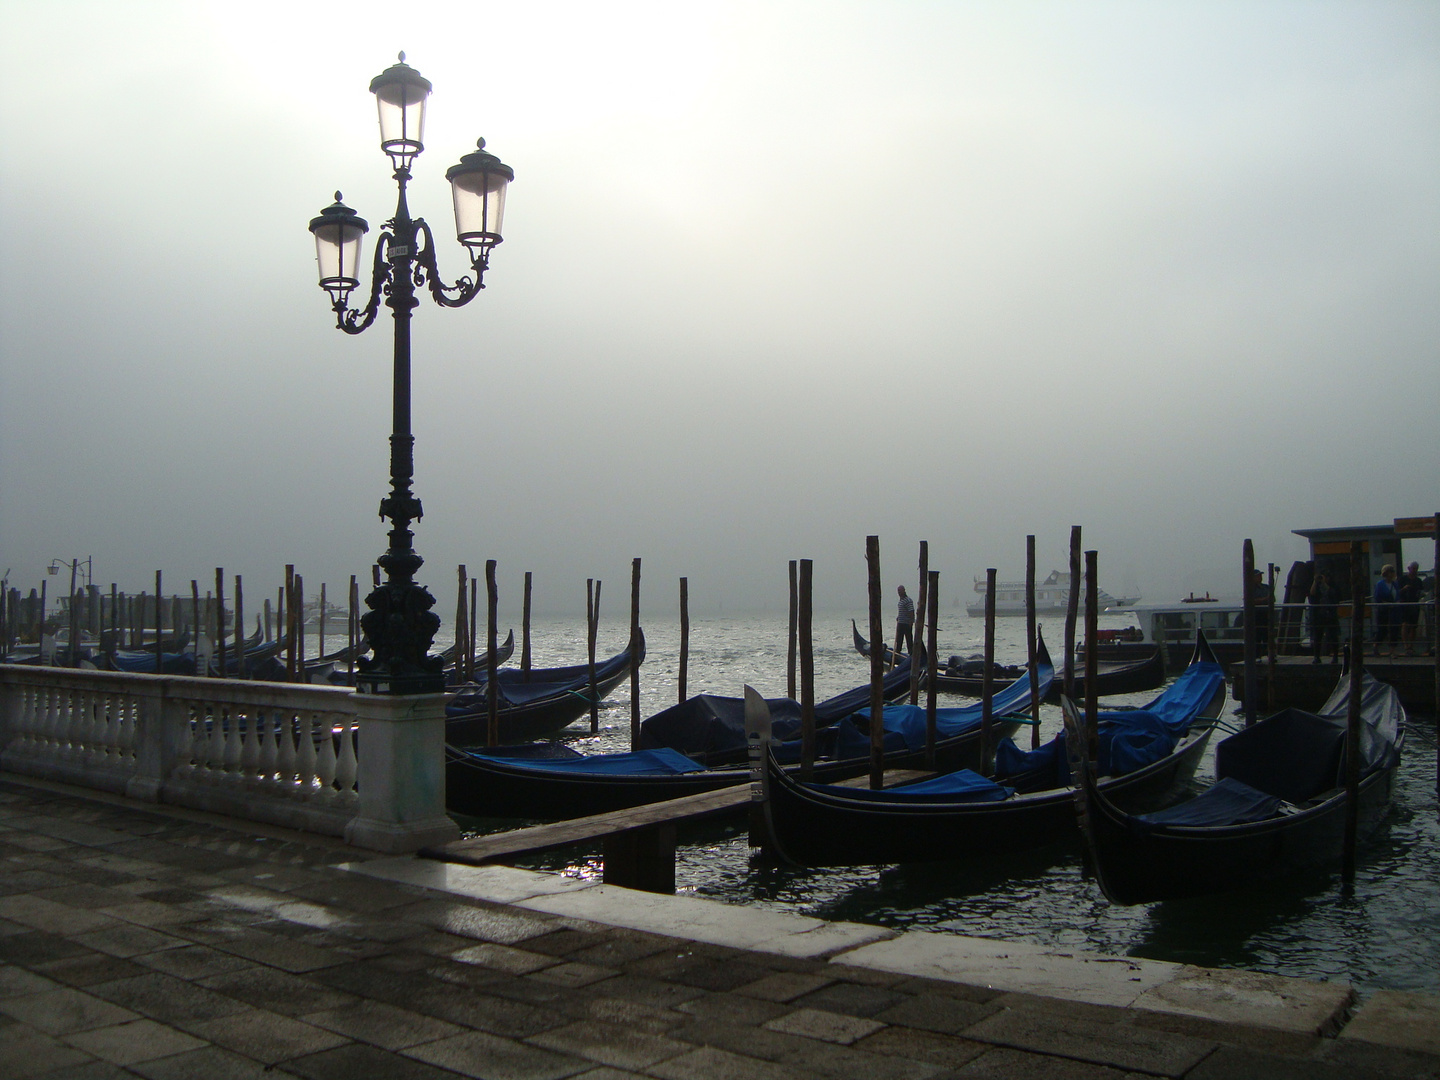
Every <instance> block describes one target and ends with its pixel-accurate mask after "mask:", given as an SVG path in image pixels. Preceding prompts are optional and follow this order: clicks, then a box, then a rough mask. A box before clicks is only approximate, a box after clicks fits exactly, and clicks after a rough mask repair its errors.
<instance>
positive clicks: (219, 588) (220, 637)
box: [215, 566, 230, 679]
mask: <svg viewBox="0 0 1440 1080" xmlns="http://www.w3.org/2000/svg"><path fill="white" fill-rule="evenodd" d="M215 641H216V642H217V643H218V644H219V649H218V650H217V651H216V654H215V655H216V656H217V657H218V658H219V664H220V678H222V679H228V678H229V677H230V673H229V672H228V671H226V670H225V571H224V569H223V568H221V567H219V566H217V567H216V568H215Z"/></svg>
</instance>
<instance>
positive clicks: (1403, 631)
mask: <svg viewBox="0 0 1440 1080" xmlns="http://www.w3.org/2000/svg"><path fill="white" fill-rule="evenodd" d="M1396 591H1397V592H1398V594H1399V597H1400V643H1401V644H1402V645H1404V646H1405V655H1406V656H1414V655H1415V632H1416V630H1418V629H1419V627H1420V600H1421V598H1422V597H1423V596H1424V595H1425V584H1424V582H1422V581H1421V580H1420V564H1419V563H1418V562H1412V563H1411V564H1410V565H1409V566H1407V567H1406V568H1405V576H1404V577H1402V578H1401V579H1400V582H1399V585H1398V587H1397V590H1396Z"/></svg>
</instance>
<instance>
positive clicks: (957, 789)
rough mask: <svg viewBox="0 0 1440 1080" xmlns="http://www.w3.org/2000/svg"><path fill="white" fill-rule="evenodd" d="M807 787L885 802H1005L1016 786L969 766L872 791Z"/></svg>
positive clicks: (832, 786) (819, 785) (831, 786)
mask: <svg viewBox="0 0 1440 1080" xmlns="http://www.w3.org/2000/svg"><path fill="white" fill-rule="evenodd" d="M805 787H807V788H810V789H812V790H814V791H823V792H825V793H826V794H829V795H838V796H840V797H841V798H845V799H861V800H863V801H865V802H885V803H916V802H935V803H957V802H1004V801H1005V800H1006V799H1008V798H1009V797H1010V796H1011V795H1013V794H1015V789H1014V788H1008V787H1001V786H1000V785H999V784H997V783H995V781H993V780H987V779H986V778H985V777H983V776H981V775H980V774H979V773H977V772H974V771H972V770H970V769H957V770H956V771H955V772H952V773H946V774H945V775H944V776H937V777H935V778H934V779H933V780H922V781H921V782H920V783H918V784H905V785H903V786H901V787H893V788H883V789H882V790H880V791H872V790H871V789H870V788H854V787H845V786H843V785H841V784H806V785H805Z"/></svg>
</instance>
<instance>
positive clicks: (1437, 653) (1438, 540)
mask: <svg viewBox="0 0 1440 1080" xmlns="http://www.w3.org/2000/svg"><path fill="white" fill-rule="evenodd" d="M1430 581H1431V587H1432V588H1433V589H1434V590H1435V604H1434V606H1433V607H1432V608H1431V609H1430V655H1431V656H1433V657H1434V658H1435V703H1434V706H1433V709H1432V711H1433V712H1434V713H1435V715H1436V716H1440V514H1436V515H1435V569H1434V571H1432V573H1431V575H1430ZM1436 730H1440V725H1437V729H1436ZM1435 791H1436V793H1437V794H1440V753H1437V754H1436V755H1435Z"/></svg>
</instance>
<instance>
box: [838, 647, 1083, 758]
mask: <svg viewBox="0 0 1440 1080" xmlns="http://www.w3.org/2000/svg"><path fill="white" fill-rule="evenodd" d="M1054 681H1055V669H1054V668H1053V667H1052V666H1050V665H1049V664H1042V665H1041V666H1040V697H1041V698H1042V699H1043V698H1044V697H1045V695H1046V693H1048V692H1049V690H1050V684H1051V683H1052V682H1054ZM866 700H867V703H868V700H869V699H868V698H867V699H866ZM1029 711H1030V676H1029V674H1028V673H1027V674H1025V675H1022V676H1021V677H1020V678H1018V679H1016V680H1015V681H1014V682H1012V683H1011V684H1010V685H1009V686H1007V687H1005V688H1004V689H1002V690H1001V691H1000V692H999V693H997V694H993V695H991V698H990V713H991V715H992V716H997V717H998V716H1005V715H1007V714H1009V713H1014V712H1029ZM983 712H984V705H983V704H981V703H978V702H977V703H976V704H974V705H961V706H956V707H954V708H949V709H936V710H935V736H936V738H939V739H949V738H953V737H954V736H956V735H961V734H964V733H965V732H967V731H970V730H972V729H973V728H976V727H979V726H980V722H981V720H982V719H983V715H982V714H983ZM855 717H856V720H855V722H856V725H857V727H859V728H860V730H861V731H862V732H868V730H869V726H870V710H869V709H868V708H864V709H859V710H857V711H856V713H855ZM881 723H883V724H884V725H885V732H886V749H887V750H889V749H890V739H889V736H890V734H891V733H892V732H893V733H895V734H898V735H899V736H900V737H901V738H902V739H903V740H904V744H903V746H900V745H899V744H897V748H898V749H909V750H923V749H924V748H925V710H924V709H923V708H921V707H920V706H918V705H887V706H885V711H884V713H883V714H882V717H881ZM843 738H844V736H843V735H842V739H843ZM866 738H867V740H868V738H869V736H868V735H867V736H866ZM867 752H868V751H867Z"/></svg>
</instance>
